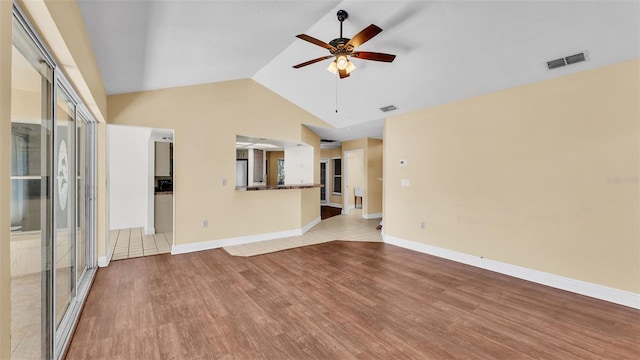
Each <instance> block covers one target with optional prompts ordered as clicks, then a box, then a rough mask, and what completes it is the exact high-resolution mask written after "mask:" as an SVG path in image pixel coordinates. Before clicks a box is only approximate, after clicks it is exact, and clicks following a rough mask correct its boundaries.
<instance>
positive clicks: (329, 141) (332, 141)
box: [320, 139, 338, 143]
mask: <svg viewBox="0 0 640 360" xmlns="http://www.w3.org/2000/svg"><path fill="white" fill-rule="evenodd" d="M336 141H338V140H329V139H320V142H323V143H334V142H336Z"/></svg>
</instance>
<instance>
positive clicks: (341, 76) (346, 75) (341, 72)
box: [338, 69, 349, 79]
mask: <svg viewBox="0 0 640 360" xmlns="http://www.w3.org/2000/svg"><path fill="white" fill-rule="evenodd" d="M338 74H339V75H340V79H344V78H346V77H349V73H348V72H347V70H340V69H338Z"/></svg>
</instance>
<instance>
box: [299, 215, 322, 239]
mask: <svg viewBox="0 0 640 360" xmlns="http://www.w3.org/2000/svg"><path fill="white" fill-rule="evenodd" d="M321 220H322V218H320V216H318V217H317V218H315V219H313V220H312V221H311V222H310V223H308V224H307V225H305V226H304V227H303V228H302V229H301V230H302V231H301V232H302V233H301V234H300V235H304V234H305V233H306V232H307V231H309V230H311V228H312V227H314V226H316V225H318V224H319V223H320V221H321Z"/></svg>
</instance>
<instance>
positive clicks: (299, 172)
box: [284, 145, 314, 185]
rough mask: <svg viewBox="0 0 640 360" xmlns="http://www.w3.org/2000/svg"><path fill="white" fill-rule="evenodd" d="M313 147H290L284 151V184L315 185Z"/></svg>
mask: <svg viewBox="0 0 640 360" xmlns="http://www.w3.org/2000/svg"><path fill="white" fill-rule="evenodd" d="M313 156H314V153H313V146H309V145H302V146H289V147H286V148H285V149H284V183H285V185H292V184H313V166H314V162H313V161H314V160H313Z"/></svg>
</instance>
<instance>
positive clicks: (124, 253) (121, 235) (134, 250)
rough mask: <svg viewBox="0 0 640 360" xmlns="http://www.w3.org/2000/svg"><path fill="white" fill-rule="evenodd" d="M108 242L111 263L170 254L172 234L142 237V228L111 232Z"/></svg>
mask: <svg viewBox="0 0 640 360" xmlns="http://www.w3.org/2000/svg"><path fill="white" fill-rule="evenodd" d="M110 242H111V247H112V249H113V256H112V257H111V260H112V261H114V260H123V259H131V258H136V257H141V256H149V255H158V254H166V253H170V252H171V242H173V233H161V234H155V235H144V234H143V231H142V228H132V229H120V230H111V233H110Z"/></svg>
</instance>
